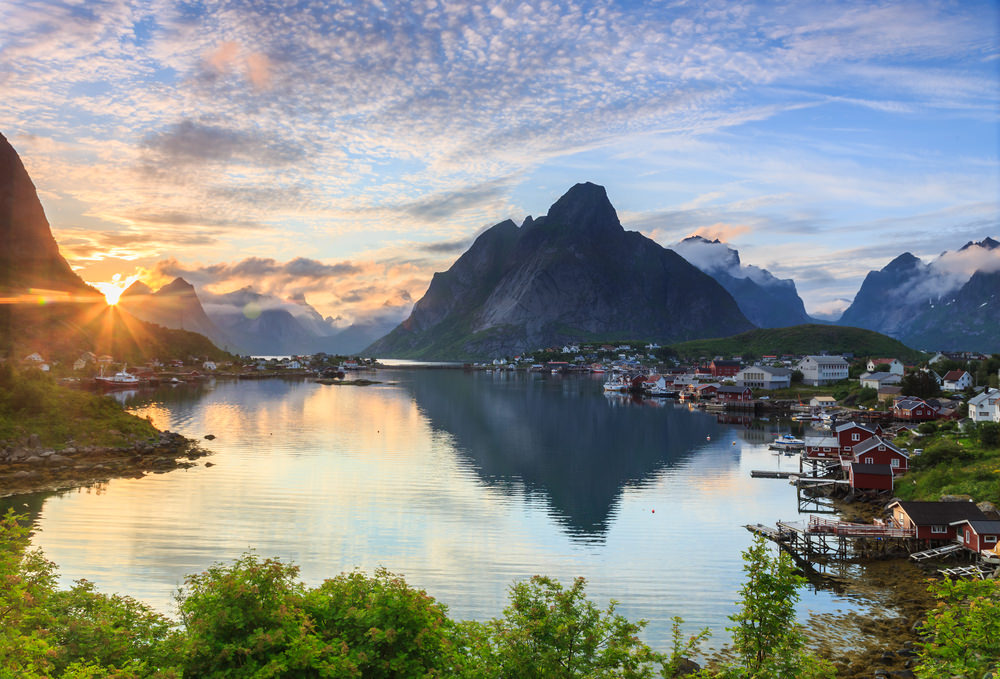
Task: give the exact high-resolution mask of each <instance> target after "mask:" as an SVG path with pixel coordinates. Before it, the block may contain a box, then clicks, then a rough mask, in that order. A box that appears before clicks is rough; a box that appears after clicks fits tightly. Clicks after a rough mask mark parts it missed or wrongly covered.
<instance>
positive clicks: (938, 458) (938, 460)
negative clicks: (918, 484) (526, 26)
mask: <svg viewBox="0 0 1000 679" xmlns="http://www.w3.org/2000/svg"><path fill="white" fill-rule="evenodd" d="M925 424H926V423H925ZM972 457H973V455H972V453H971V452H970V451H968V450H966V449H965V448H962V446H960V445H959V444H958V443H957V442H956V441H952V440H950V439H941V440H938V441H934V442H933V443H931V444H930V445H928V446H927V448H925V449H924V452H923V453H921V454H920V455H918V456H916V457H915V458H913V461H912V463H911V465H912V467H913V468H914V469H918V470H921V469H930V468H931V467H938V466H941V465H946V464H952V463H954V462H961V461H963V460H968V459H971V458H972Z"/></svg>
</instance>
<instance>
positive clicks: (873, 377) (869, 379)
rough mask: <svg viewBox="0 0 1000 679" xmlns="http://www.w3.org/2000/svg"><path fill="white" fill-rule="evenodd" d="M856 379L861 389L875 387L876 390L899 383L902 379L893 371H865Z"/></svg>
mask: <svg viewBox="0 0 1000 679" xmlns="http://www.w3.org/2000/svg"><path fill="white" fill-rule="evenodd" d="M858 381H859V382H861V387H862V388H863V389H875V390H876V391H877V390H878V389H881V388H882V387H883V386H888V385H890V384H899V383H900V382H902V381H903V378H902V377H900V376H899V375H896V374H895V373H887V372H874V373H873V372H867V373H865V374H863V375H862V376H861V377H860V378H859V380H858Z"/></svg>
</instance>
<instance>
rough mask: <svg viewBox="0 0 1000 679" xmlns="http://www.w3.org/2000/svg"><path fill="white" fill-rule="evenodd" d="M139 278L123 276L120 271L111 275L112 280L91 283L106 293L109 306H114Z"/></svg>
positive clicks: (105, 297)
mask: <svg viewBox="0 0 1000 679" xmlns="http://www.w3.org/2000/svg"><path fill="white" fill-rule="evenodd" d="M137 279H138V276H128V277H126V278H122V275H121V274H120V273H116V274H115V275H114V276H112V277H111V282H98V283H91V285H93V286H94V287H95V288H97V289H98V290H100V291H101V292H102V293H103V294H104V299H105V300H107V302H108V305H109V306H114V305H115V304H118V299H119V298H120V297H121V296H122V293H123V292H125V290H126V289H127V288H128V286H130V285H132V283H134V282H135V281H136V280H137Z"/></svg>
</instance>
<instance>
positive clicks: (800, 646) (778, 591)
mask: <svg viewBox="0 0 1000 679" xmlns="http://www.w3.org/2000/svg"><path fill="white" fill-rule="evenodd" d="M794 568H795V567H794V564H793V563H792V560H791V557H789V556H788V555H787V554H786V553H784V552H779V553H778V555H777V556H776V557H772V556H771V555H770V553H769V551H768V547H767V542H766V540H765V538H764V537H763V536H761V535H757V536H756V537H755V538H754V542H753V544H752V545H750V547H749V548H748V549H747V550H746V551H745V552H743V570H744V571H745V572H746V574H747V578H746V581H745V582H744V584H743V588H742V589H741V590H740V596H741V597H742V599H741V600H740V602H739V604H740V610H739V611H738V612H737V613H736V614H735V615H732V616H730V620H732V621H733V622H735V623H736V626H735V627H731V628H728V629H729V631H730V632H732V633H733V650H734V651H735V652H736V655H737V664H736V665H734V666H729V667H725V668H723V671H722V673H721V674H722V676H724V677H747V678H753V679H770V678H779V677H784V678H789V679H791V678H795V679H807V678H819V677H832V676H833V667H832V666H831V665H830V664H829V663H827V662H825V661H822V660H819V659H818V658H816V657H815V656H813V655H812V654H810V653H809V652H808V651H807V650H806V648H805V643H806V637H805V634H804V633H803V631H802V628H801V626H799V625H798V624H797V623H796V622H795V603H796V602H797V601H798V598H799V593H798V587H799V585H801V584H803V583H804V582H805V578H803V577H802V576H800V575H797V574H796V573H795V570H794Z"/></svg>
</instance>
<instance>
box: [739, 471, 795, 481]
mask: <svg viewBox="0 0 1000 679" xmlns="http://www.w3.org/2000/svg"><path fill="white" fill-rule="evenodd" d="M801 473H802V472H783V471H778V470H777V469H751V470H750V478H752V479H787V478H791V477H793V476H798V475H799V474H801Z"/></svg>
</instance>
